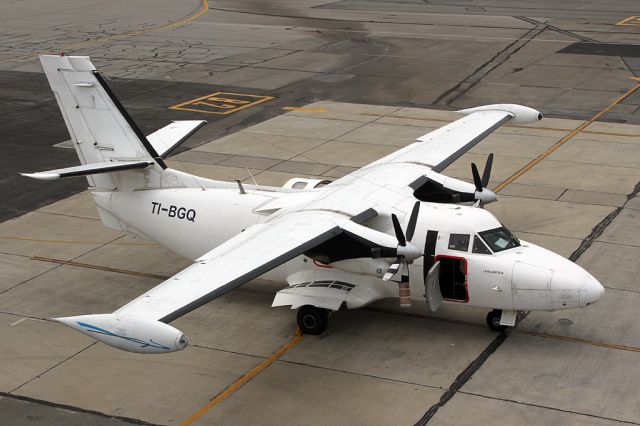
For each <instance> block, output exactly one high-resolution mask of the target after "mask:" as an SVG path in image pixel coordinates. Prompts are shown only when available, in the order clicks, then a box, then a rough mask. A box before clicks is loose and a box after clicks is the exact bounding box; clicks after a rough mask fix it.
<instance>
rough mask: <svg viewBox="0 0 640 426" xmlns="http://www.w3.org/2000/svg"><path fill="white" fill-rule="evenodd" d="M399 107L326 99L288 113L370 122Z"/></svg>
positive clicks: (391, 112)
mask: <svg viewBox="0 0 640 426" xmlns="http://www.w3.org/2000/svg"><path fill="white" fill-rule="evenodd" d="M398 109H399V108H398V107H394V106H388V105H369V104H354V103H349V102H332V101H329V100H325V101H317V102H313V103H310V104H308V105H305V106H304V109H301V110H294V111H291V112H288V113H287V115H295V116H300V117H319V118H324V119H336V120H349V121H361V122H363V123H368V122H370V121H373V120H377V119H379V118H381V117H385V116H386V114H393V113H394V112H395V111H397V110H398ZM305 110H306V111H305Z"/></svg>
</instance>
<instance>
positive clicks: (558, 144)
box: [493, 84, 640, 192]
mask: <svg viewBox="0 0 640 426" xmlns="http://www.w3.org/2000/svg"><path fill="white" fill-rule="evenodd" d="M638 88H640V84H637V85H636V86H634V87H632V88H631V89H629V90H627V91H626V92H625V93H624V94H623V95H622V96H620V97H619V98H618V99H616V100H615V101H613V102H611V103H610V104H609V105H608V106H607V107H606V108H604V109H603V110H602V111H600V112H599V113H597V114H596V115H594V116H593V117H591V118H590V119H588V120H587V121H585V122H584V123H582V124H581V125H579V126H578V127H576V128H575V129H574V130H573V131H572V132H571V133H569V134H568V135H566V136H565V137H563V138H562V139H560V140H559V141H558V142H556V143H555V144H554V145H553V146H552V147H550V148H549V149H547V150H546V151H545V152H543V153H542V154H540V155H539V156H537V157H536V158H534V159H533V160H531V161H530V162H528V163H527V164H526V165H525V166H524V167H522V168H521V169H520V170H518V171H517V172H515V173H514V174H513V175H511V176H510V177H509V178H507V179H506V180H505V181H504V182H502V183H500V184H499V185H498V186H496V187H495V188H494V189H493V191H494V192H498V191H500V190H502V189H504V187H506V186H507V185H509V184H511V183H512V182H513V181H515V180H516V179H518V178H519V177H520V176H522V175H523V174H525V173H526V172H528V171H529V170H531V169H532V168H533V167H534V166H535V165H536V164H538V163H539V162H541V161H542V160H544V159H545V158H547V157H548V156H549V154H551V153H552V152H554V151H555V150H557V149H558V148H560V147H561V146H562V145H564V144H565V143H566V142H568V141H569V140H571V139H572V138H573V137H574V136H576V135H577V134H578V133H580V132H581V131H583V130H584V129H585V128H586V127H588V126H590V125H591V124H592V123H593V122H594V121H596V120H597V119H599V118H600V117H602V116H603V115H604V114H606V113H607V112H609V110H611V108H613V107H614V106H616V105H618V104H619V103H620V102H622V101H623V100H624V99H625V98H626V97H628V96H629V95H631V94H632V93H633V92H635V91H636V90H638Z"/></svg>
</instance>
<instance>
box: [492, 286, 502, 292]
mask: <svg viewBox="0 0 640 426" xmlns="http://www.w3.org/2000/svg"><path fill="white" fill-rule="evenodd" d="M491 290H493V291H502V288H500V286H499V285H496V286H493V287H491Z"/></svg>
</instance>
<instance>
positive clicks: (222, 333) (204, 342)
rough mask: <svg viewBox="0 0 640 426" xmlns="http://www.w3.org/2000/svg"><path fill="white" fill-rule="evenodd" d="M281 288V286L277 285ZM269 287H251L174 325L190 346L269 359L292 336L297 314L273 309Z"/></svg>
mask: <svg viewBox="0 0 640 426" xmlns="http://www.w3.org/2000/svg"><path fill="white" fill-rule="evenodd" d="M280 288H282V285H280ZM274 296H275V291H274V290H273V289H272V286H268V285H267V286H264V285H262V284H261V283H255V284H253V283H252V286H251V287H249V288H243V289H240V290H239V291H234V292H231V293H228V294H226V295H224V296H223V297H221V298H219V299H216V300H215V301H213V302H211V303H208V304H207V305H206V306H203V307H202V308H200V309H197V310H195V311H193V312H191V313H189V314H187V315H185V316H184V317H182V318H180V319H178V320H177V321H175V322H174V323H173V325H174V326H175V327H177V328H178V329H179V330H183V331H184V332H185V333H186V335H187V336H188V338H189V342H190V344H192V345H196V346H200V347H206V348H212V349H215V350H220V351H225V352H233V353H241V354H245V355H253V356H259V357H268V356H270V355H271V354H272V353H273V351H275V350H276V349H277V348H278V347H280V346H281V345H283V344H285V343H286V342H288V341H289V340H291V339H292V338H293V336H294V335H295V332H296V329H297V326H296V317H295V315H296V311H292V310H290V309H287V308H278V309H272V308H271V302H272V301H273V297H274Z"/></svg>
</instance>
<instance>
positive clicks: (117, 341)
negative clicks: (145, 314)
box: [53, 314, 188, 354]
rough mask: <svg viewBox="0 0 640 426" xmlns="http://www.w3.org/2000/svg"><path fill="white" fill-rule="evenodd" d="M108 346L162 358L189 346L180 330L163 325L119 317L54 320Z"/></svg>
mask: <svg viewBox="0 0 640 426" xmlns="http://www.w3.org/2000/svg"><path fill="white" fill-rule="evenodd" d="M53 320H54V321H57V322H59V323H62V324H64V325H66V326H68V327H71V328H73V329H74V330H77V331H79V332H80V333H82V334H86V335H87V336H89V337H92V338H94V339H96V340H98V341H100V342H102V343H104V344H107V345H109V346H113V347H114V348H118V349H122V350H125V351H128V352H137V353H141V354H162V353H168V352H176V351H180V350H182V349H184V348H185V347H186V346H187V345H188V341H187V338H186V336H185V335H184V334H183V333H182V332H181V331H180V330H178V329H176V328H174V327H172V326H170V325H169V324H165V323H163V322H160V321H153V320H143V319H137V318H126V317H118V316H116V315H115V314H99V315H82V316H77V317H65V318H53Z"/></svg>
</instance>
